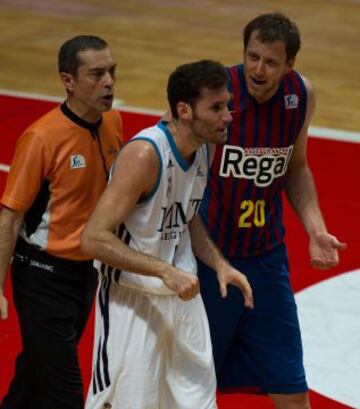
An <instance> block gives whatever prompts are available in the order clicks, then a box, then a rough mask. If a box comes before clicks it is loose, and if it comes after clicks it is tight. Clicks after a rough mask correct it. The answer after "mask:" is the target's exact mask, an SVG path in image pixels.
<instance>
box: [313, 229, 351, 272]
mask: <svg viewBox="0 0 360 409" xmlns="http://www.w3.org/2000/svg"><path fill="white" fill-rule="evenodd" d="M346 248H347V244H346V243H340V242H339V240H338V239H337V238H336V237H335V236H333V235H331V234H329V233H320V234H318V235H316V236H312V237H311V238H310V249H309V250H310V263H311V265H312V266H313V267H314V268H318V269H320V270H325V269H328V268H331V267H335V266H337V265H338V264H339V252H338V251H339V250H345V249H346Z"/></svg>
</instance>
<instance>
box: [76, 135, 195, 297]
mask: <svg viewBox="0 0 360 409" xmlns="http://www.w3.org/2000/svg"><path fill="white" fill-rule="evenodd" d="M159 166H160V163H159V159H158V156H157V154H156V152H155V150H154V148H153V147H152V145H151V144H150V143H149V142H146V141H142V140H141V141H134V142H131V143H129V144H127V145H126V146H125V147H124V148H123V150H122V151H121V152H120V154H119V157H118V159H117V161H116V165H115V169H114V174H113V177H112V179H111V181H110V183H109V185H108V187H107V188H106V189H105V192H104V193H103V195H102V196H101V198H100V200H99V202H98V204H97V206H96V209H95V211H94V213H93V215H92V216H91V218H90V220H89V222H88V224H87V225H86V227H85V230H84V232H83V235H82V238H81V246H82V248H83V250H84V251H85V252H86V253H87V254H88V255H89V256H90V257H92V258H96V259H98V260H101V261H102V262H104V263H106V264H109V265H111V266H113V267H116V268H118V269H125V270H128V271H132V272H134V273H137V274H141V275H149V276H155V277H159V278H160V279H162V280H163V282H164V284H165V285H166V286H167V287H169V288H170V289H171V290H173V291H175V292H176V293H177V294H178V295H179V297H180V298H182V299H184V300H188V299H191V298H193V297H194V296H195V295H196V294H197V293H198V292H199V283H198V279H197V277H195V276H194V275H192V274H189V273H186V272H183V271H181V270H178V269H176V268H175V267H173V266H171V265H170V264H168V263H166V262H164V261H162V260H160V259H158V258H155V257H151V256H148V255H145V254H143V253H141V252H137V251H134V250H132V249H130V248H129V247H128V246H127V245H126V244H125V243H124V242H122V241H121V240H119V239H118V237H117V236H116V235H115V234H114V232H115V230H116V228H117V226H119V225H120V224H121V223H123V221H124V220H125V219H126V217H127V216H128V215H129V214H130V213H131V211H132V210H133V209H134V207H135V206H136V204H137V203H138V201H139V199H140V198H142V197H145V196H146V195H147V194H148V193H149V192H151V190H152V188H153V187H154V185H155V183H156V179H157V176H158V171H159Z"/></svg>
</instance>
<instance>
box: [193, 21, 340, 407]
mask: <svg viewBox="0 0 360 409" xmlns="http://www.w3.org/2000/svg"><path fill="white" fill-rule="evenodd" d="M299 48H300V34H299V31H298V29H297V27H296V25H295V24H294V23H293V22H291V21H290V20H289V19H288V18H287V17H286V16H284V15H282V14H278V13H275V14H264V15H260V16H258V17H257V18H255V19H254V20H252V21H251V22H250V23H249V24H248V25H247V26H246V27H245V30H244V64H243V65H236V66H234V67H231V68H229V69H228V74H229V82H228V89H229V91H230V93H231V95H232V99H231V101H230V109H231V111H232V112H233V122H232V123H231V124H230V126H229V132H228V136H227V141H226V142H225V144H224V145H218V146H217V148H216V152H215V156H214V160H213V163H212V167H211V171H210V174H209V182H208V186H207V188H206V192H205V196H204V201H203V204H202V207H201V216H202V219H203V221H204V223H205V225H206V226H207V228H208V231H209V232H210V235H211V237H212V239H213V240H214V241H215V242H216V243H217V245H218V246H219V247H220V249H221V250H222V251H223V253H224V254H225V255H226V257H227V258H228V259H229V260H230V261H231V263H232V264H233V266H235V267H236V268H237V269H239V270H240V271H242V272H243V273H244V274H245V275H246V276H247V278H248V280H249V282H250V284H251V286H252V289H253V293H254V299H255V308H254V309H253V310H249V309H245V308H244V301H243V298H242V295H241V293H240V292H239V291H238V290H237V289H236V288H229V293H228V297H227V298H226V299H222V297H221V295H220V292H219V288H218V283H217V282H216V275H215V274H213V275H211V274H208V270H209V268H208V267H206V266H205V265H204V264H202V263H201V262H199V278H200V283H201V290H202V295H203V299H204V302H205V306H206V309H207V313H208V317H209V322H210V330H211V336H212V342H213V352H214V358H215V366H216V372H217V380H218V387H219V389H220V390H222V389H223V390H226V389H228V388H232V389H234V388H236V389H238V390H240V391H244V392H255V393H263V394H269V395H270V397H271V398H272V400H273V402H274V404H275V406H276V408H278V409H285V408H286V409H293V408H294V409H295V408H296V409H300V408H301V409H309V408H310V403H309V398H308V393H307V391H308V387H307V384H306V380H305V373H304V367H303V359H302V344H301V335H300V329H299V322H298V317H297V312H296V305H295V300H294V296H293V292H292V290H291V287H290V283H289V274H288V259H287V252H286V248H285V244H284V226H283V215H282V199H281V196H282V192H283V191H285V192H286V195H287V198H288V200H289V202H290V204H291V206H292V207H293V208H294V210H295V211H296V213H297V214H298V216H299V218H300V220H301V222H302V223H303V225H304V227H305V229H306V231H307V233H308V234H309V237H310V259H311V263H312V265H313V266H314V267H316V268H320V269H325V268H329V267H332V266H335V265H337V264H338V261H339V257H338V250H339V249H343V248H345V247H346V245H345V244H343V243H340V242H339V241H338V240H337V238H336V237H334V236H333V235H330V234H329V233H328V231H327V228H326V226H325V222H324V219H323V217H322V214H321V211H320V209H319V205H318V200H317V194H316V189H315V185H314V181H313V177H312V173H311V171H310V169H309V167H308V164H307V157H306V143H307V136H308V135H307V133H308V126H309V123H310V120H311V118H312V116H313V113H314V109H315V94H314V89H313V87H312V86H311V84H310V83H309V81H308V80H307V79H305V78H304V77H302V76H301V75H300V74H299V73H297V72H296V71H295V70H294V69H293V66H294V62H295V57H296V54H297V52H298V50H299Z"/></svg>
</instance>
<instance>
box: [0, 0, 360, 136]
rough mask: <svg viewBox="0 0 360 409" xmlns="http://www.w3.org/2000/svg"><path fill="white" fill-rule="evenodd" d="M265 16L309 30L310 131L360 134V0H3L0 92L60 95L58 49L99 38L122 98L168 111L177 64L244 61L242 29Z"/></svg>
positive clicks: (304, 61)
mask: <svg viewBox="0 0 360 409" xmlns="http://www.w3.org/2000/svg"><path fill="white" fill-rule="evenodd" d="M268 11H282V12H284V13H286V14H288V15H289V16H290V17H291V18H292V19H294V20H295V21H296V22H297V24H298V26H299V28H300V30H301V32H302V40H303V46H302V50H301V51H300V54H299V56H298V60H297V68H298V69H299V70H300V71H301V72H302V73H303V74H304V75H305V76H307V77H308V78H310V79H311V80H312V81H313V82H314V84H315V86H316V88H317V91H318V109H317V113H316V116H315V118H314V121H313V125H318V126H326V127H332V128H341V129H347V130H355V131H359V130H360V115H359V114H358V112H359V106H360V69H359V67H360V42H359V38H360V1H359V0H338V1H336V0H315V1H313V0H312V1H310V0H286V1H285V0H284V1H275V0H270V1H257V0H253V1H251V2H250V1H244V0H223V1H218V0H197V1H194V0H166V1H165V0H127V1H126V0H125V1H124V0H123V1H117V0H103V1H100V0H31V1H30V0H0V21H1V23H0V24H1V36H0V88H3V89H8V90H17V91H26V92H33V93H41V94H48V95H55V96H61V95H63V90H62V86H61V84H60V82H59V80H58V78H57V69H56V54H57V50H58V47H59V45H60V44H61V43H62V42H63V41H64V40H65V39H67V38H69V37H71V36H73V35H76V34H80V33H94V34H97V35H100V36H103V37H104V38H105V39H106V40H107V41H108V42H109V44H110V46H111V48H112V50H113V54H114V55H115V56H116V58H117V61H118V63H119V69H118V83H117V88H116V91H117V97H118V98H120V99H122V100H123V102H124V103H125V104H127V105H132V106H139V107H146V108H154V109H165V108H166V99H165V85H166V81H167V77H168V74H169V73H170V71H172V69H173V68H174V67H175V66H176V65H178V64H181V63H184V62H188V61H193V60H197V59H201V58H213V59H218V60H220V61H222V62H224V63H225V64H235V63H237V62H239V61H241V59H242V29H243V27H244V25H245V24H246V22H247V21H249V19H251V18H253V17H254V16H256V15H257V14H259V13H262V12H268Z"/></svg>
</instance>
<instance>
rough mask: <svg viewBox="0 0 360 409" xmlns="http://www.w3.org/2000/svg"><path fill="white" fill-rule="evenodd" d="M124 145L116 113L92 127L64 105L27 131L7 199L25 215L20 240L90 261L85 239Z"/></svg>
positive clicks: (18, 147) (104, 116)
mask: <svg viewBox="0 0 360 409" xmlns="http://www.w3.org/2000/svg"><path fill="white" fill-rule="evenodd" d="M121 144H122V122H121V117H120V115H119V112H117V111H115V110H112V111H109V112H105V113H103V114H102V118H101V120H100V121H98V123H96V124H91V123H88V122H86V121H84V120H83V119H81V118H80V117H78V116H77V115H75V114H74V113H73V112H72V111H70V110H69V108H68V107H67V106H66V104H65V103H63V104H62V105H61V106H58V107H56V108H54V109H52V110H51V111H50V112H48V113H46V114H45V115H44V116H42V117H41V118H40V119H39V120H37V121H36V122H35V123H34V124H32V125H31V126H30V127H29V128H27V129H26V130H25V132H24V133H23V134H22V135H21V137H20V139H19V140H18V142H17V145H16V150H15V155H14V158H13V160H12V164H11V168H10V172H9V175H8V179H7V183H6V187H5V191H4V194H3V196H2V198H1V203H2V204H4V205H5V206H7V207H9V208H10V209H13V210H17V211H20V212H23V213H24V214H25V215H24V222H23V224H22V227H21V230H20V236H21V237H22V238H23V239H24V240H25V241H27V242H28V243H30V244H32V245H34V246H35V247H37V248H39V249H40V250H45V251H47V252H48V253H50V254H52V255H54V256H57V257H61V258H65V259H69V260H86V259H88V258H89V257H88V256H87V255H86V254H85V253H83V251H82V250H81V248H80V235H81V233H82V231H83V229H84V226H85V223H86V222H87V220H88V219H89V217H90V215H91V213H92V211H93V210H94V208H95V205H96V202H97V200H98V199H99V197H100V195H101V193H102V192H103V190H104V189H105V187H106V183H107V174H108V171H109V169H110V167H111V164H112V162H113V160H114V159H115V157H116V154H117V152H118V150H119V149H120V146H121Z"/></svg>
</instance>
